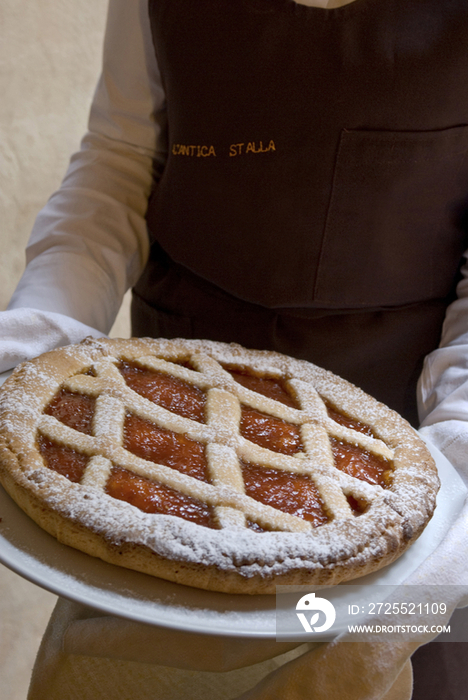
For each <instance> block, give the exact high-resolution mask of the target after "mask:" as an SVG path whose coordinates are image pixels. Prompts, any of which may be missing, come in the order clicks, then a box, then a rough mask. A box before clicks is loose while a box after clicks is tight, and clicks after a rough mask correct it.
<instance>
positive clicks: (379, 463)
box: [330, 438, 392, 488]
mask: <svg viewBox="0 0 468 700" xmlns="http://www.w3.org/2000/svg"><path fill="white" fill-rule="evenodd" d="M330 443H331V448H332V452H333V458H334V460H335V467H336V468H337V469H340V470H341V471H343V472H345V473H346V474H349V475H350V476H354V477H355V478H356V479H361V481H367V483H369V484H378V485H379V486H383V487H384V488H386V487H388V486H390V482H391V472H392V465H391V463H390V462H388V461H387V460H386V459H383V457H379V456H377V455H374V454H372V453H371V452H367V450H363V449H362V447H358V446H357V445H350V444H349V443H345V442H341V441H340V440H337V439H336V438H331V439H330Z"/></svg>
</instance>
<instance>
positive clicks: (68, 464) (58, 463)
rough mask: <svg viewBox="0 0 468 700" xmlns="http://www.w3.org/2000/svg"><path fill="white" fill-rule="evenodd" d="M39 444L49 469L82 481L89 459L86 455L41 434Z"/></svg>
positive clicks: (76, 481)
mask: <svg viewBox="0 0 468 700" xmlns="http://www.w3.org/2000/svg"><path fill="white" fill-rule="evenodd" d="M37 444H38V446H39V452H40V453H41V455H42V457H43V459H44V461H45V463H46V465H47V466H48V467H49V469H53V470H54V471H56V472H58V473H59V474H61V475H62V476H66V477H67V479H69V480H70V481H73V482H75V483H76V484H78V483H79V482H80V481H81V479H82V476H83V474H84V471H85V469H86V465H87V464H88V459H89V458H88V457H87V456H86V455H83V454H80V453H79V452H76V451H75V450H72V449H70V448H69V447H63V446H62V445H57V443H55V442H52V441H51V440H49V439H48V438H46V437H44V436H43V435H39V437H38V439H37Z"/></svg>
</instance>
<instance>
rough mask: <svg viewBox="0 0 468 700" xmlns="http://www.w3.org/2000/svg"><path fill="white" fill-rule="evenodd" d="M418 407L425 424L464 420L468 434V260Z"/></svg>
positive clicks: (428, 363) (426, 364)
mask: <svg viewBox="0 0 468 700" xmlns="http://www.w3.org/2000/svg"><path fill="white" fill-rule="evenodd" d="M465 258H468V251H467V252H466V253H465ZM418 406H419V417H420V420H421V426H422V427H425V426H431V425H434V424H436V423H441V422H448V421H463V422H466V424H467V425H466V431H467V433H468V262H465V264H464V265H463V267H462V279H461V281H460V282H459V284H458V286H457V299H456V301H454V302H453V303H452V304H451V305H450V306H449V307H448V309H447V313H446V316H445V321H444V325H443V328H442V336H441V340H440V345H439V348H438V349H437V350H434V352H432V353H430V354H429V355H428V356H427V357H426V359H425V361H424V367H423V371H422V374H421V377H420V379H419V385H418Z"/></svg>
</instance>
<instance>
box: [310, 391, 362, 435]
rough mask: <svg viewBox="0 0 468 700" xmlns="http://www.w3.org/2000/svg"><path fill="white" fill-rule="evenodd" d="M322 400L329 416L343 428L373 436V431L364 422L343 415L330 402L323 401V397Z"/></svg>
mask: <svg viewBox="0 0 468 700" xmlns="http://www.w3.org/2000/svg"><path fill="white" fill-rule="evenodd" d="M322 401H323V402H324V404H325V407H326V409H327V413H328V416H329V418H331V419H332V420H334V421H335V423H338V424H339V425H343V426H344V427H345V428H351V430H356V432H358V433H363V434H364V435H369V436H370V437H374V433H373V432H372V428H370V426H368V425H366V424H365V423H361V421H358V420H355V419H354V418H350V417H349V416H345V415H344V414H343V413H340V412H339V411H338V410H337V409H336V408H334V407H333V406H332V405H331V404H330V403H328V401H325V400H324V399H323V397H322Z"/></svg>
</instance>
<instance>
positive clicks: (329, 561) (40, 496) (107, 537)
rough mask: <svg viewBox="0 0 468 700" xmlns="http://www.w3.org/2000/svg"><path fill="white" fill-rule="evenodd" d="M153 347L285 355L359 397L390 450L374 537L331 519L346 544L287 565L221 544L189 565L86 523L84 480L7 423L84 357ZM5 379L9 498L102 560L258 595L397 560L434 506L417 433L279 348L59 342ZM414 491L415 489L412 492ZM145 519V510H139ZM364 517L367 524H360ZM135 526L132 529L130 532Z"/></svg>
mask: <svg viewBox="0 0 468 700" xmlns="http://www.w3.org/2000/svg"><path fill="white" fill-rule="evenodd" d="M161 346H163V347H164V348H165V349H168V348H169V349H170V348H171V347H174V348H176V349H177V348H180V347H181V346H182V347H183V348H188V349H189V350H193V349H196V350H197V351H200V350H201V351H208V352H214V353H215V354H216V353H219V352H223V351H226V349H228V350H229V351H230V352H231V353H232V354H233V355H234V357H235V356H236V355H237V354H238V355H239V358H240V360H239V361H241V360H244V359H246V358H247V359H248V358H257V359H258V358H259V357H260V358H265V359H266V360H267V362H269V363H270V364H271V363H273V365H274V364H275V362H276V363H277V364H279V365H283V364H284V363H285V362H286V364H287V365H288V366H289V368H290V369H291V368H292V370H293V371H294V370H295V371H296V372H299V374H301V373H302V374H303V375H304V376H307V375H308V374H309V375H310V374H313V375H315V376H314V378H315V380H317V378H318V380H319V383H320V382H321V384H322V391H323V392H324V393H326V392H327V391H329V392H330V394H331V395H333V394H334V392H335V391H337V393H338V394H339V395H340V396H341V395H345V396H346V399H345V400H344V403H345V404H346V405H345V406H344V410H345V411H347V412H349V413H351V414H352V413H353V410H352V409H353V406H354V407H355V408H356V405H357V410H355V411H354V413H357V414H360V415H362V413H363V412H364V413H366V407H367V413H370V414H373V416H374V417H373V419H372V420H371V421H369V422H371V423H372V427H373V428H374V430H375V431H376V433H378V435H379V436H380V437H382V439H383V440H384V441H385V442H386V443H387V444H389V445H391V446H393V447H394V448H395V458H394V464H395V484H394V485H393V486H392V487H391V488H390V489H389V490H388V491H387V492H386V493H385V494H384V495H383V497H382V499H381V500H380V501H379V502H378V503H375V504H373V505H374V506H375V507H374V514H373V516H374V517H375V516H377V522H376V523H373V525H372V527H373V536H372V538H371V539H369V538H368V536H367V539H366V533H364V535H365V536H364V539H363V540H361V541H359V540H357V539H356V537H357V534H358V531H359V528H357V530H356V528H355V527H351V531H349V523H347V524H346V523H344V524H343V523H341V525H340V524H337V523H334V525H337V526H338V527H337V528H335V532H334V536H339V535H340V532H341V534H342V535H344V537H345V539H346V543H345V544H346V546H344V545H343V548H342V551H341V552H339V553H338V555H336V553H331V555H330V553H329V554H328V555H326V556H317V555H316V554H314V552H305V551H304V552H303V556H302V557H299V560H298V561H297V562H296V564H295V565H294V564H291V563H288V565H286V566H283V567H282V566H278V562H277V561H276V560H272V561H268V551H267V555H266V556H265V555H264V554H262V553H260V554H259V557H258V560H257V561H254V562H253V563H254V566H252V558H250V560H248V561H244V562H243V561H239V557H237V562H236V561H235V560H236V556H235V555H234V556H232V553H230V552H229V553H228V554H229V555H230V556H231V561H229V562H227V564H226V566H221V567H220V566H218V565H217V564H210V563H207V562H206V561H204V562H202V563H197V562H194V561H190V560H188V559H187V558H184V557H181V558H179V559H177V557H175V558H174V557H172V558H171V557H169V558H167V557H166V556H163V555H162V554H161V553H158V552H157V551H155V550H154V548H152V547H150V546H148V545H147V544H146V543H145V539H144V538H140V537H139V534H138V532H137V533H136V536H135V537H134V538H133V539H132V538H130V539H127V540H126V539H125V538H123V539H120V541H118V540H119V537H117V538H116V536H115V533H112V532H109V531H107V530H106V527H107V526H104V527H100V525H99V524H97V523H96V522H95V521H93V522H92V523H90V522H89V519H88V517H87V516H85V518H84V520H85V523H83V520H82V518H80V517H79V511H80V509H82V510H83V512H86V508H87V507H88V503H89V504H91V503H92V505H91V508H93V507H94V505H95V504H94V501H93V497H90V496H89V494H87V493H86V489H83V487H80V486H79V485H77V484H72V483H71V482H68V480H66V479H65V477H61V476H60V475H58V474H56V473H54V472H51V470H50V469H47V468H46V467H44V465H43V463H42V458H41V457H40V454H39V452H38V451H37V449H35V448H34V445H33V444H31V443H29V444H28V442H27V440H25V438H24V428H23V432H22V431H21V430H16V431H15V429H14V425H15V423H16V424H17V426H18V424H22V425H23V426H24V425H25V424H27V423H28V421H27V420H26V418H25V415H26V414H27V413H28V412H29V413H30V414H31V415H35V413H34V412H35V411H37V410H40V411H41V412H42V409H43V407H44V406H45V405H47V403H48V402H49V401H50V400H51V398H52V397H53V396H54V394H55V393H56V391H57V389H58V386H59V385H60V383H61V381H62V379H63V378H64V377H66V376H69V375H70V374H73V373H74V372H81V371H82V370H83V364H86V363H87V362H89V363H93V362H95V361H97V360H99V359H101V358H102V357H105V356H107V355H109V354H112V355H113V354H114V353H115V354H116V355H121V356H125V357H129V355H131V354H132V353H134V356H135V357H136V356H138V355H141V354H150V352H155V351H156V350H157V349H158V348H159V347H161ZM130 347H131V351H130ZM129 359H131V357H130V358H129ZM31 372H32V375H34V376H35V385H34V386H35V395H34V397H33V401H32V402H31V403H32V404H34V405H32V406H31V405H28V406H26V407H24V406H20V408H19V409H18V405H19V404H21V403H22V402H21V401H19V404H18V399H19V396H24V385H25V373H26V376H27V380H26V384H30V382H31ZM4 387H5V388H4V390H3V391H2V393H1V398H0V481H1V483H2V485H3V486H4V488H5V489H6V491H7V492H8V493H9V494H10V496H11V497H12V498H13V499H14V500H15V501H16V502H17V503H18V505H19V506H20V507H21V508H22V509H23V510H24V511H25V512H26V513H27V514H28V515H29V516H30V517H31V518H32V519H33V520H34V521H35V522H36V523H37V524H38V525H40V526H41V527H42V528H43V529H44V530H46V531H47V532H49V533H50V534H51V535H53V536H54V537H56V539H58V540H59V541H60V542H62V543H64V544H67V545H70V546H72V547H75V548H76V549H79V550H81V551H83V552H86V553H87V554H90V555H92V556H95V557H98V558H101V559H103V560H104V561H106V562H108V563H111V564H116V565H119V566H124V567H127V568H129V569H134V570H137V571H141V572H144V573H148V574H151V575H153V576H158V577H161V578H164V579H167V580H170V581H175V582H177V583H182V584H187V585H191V586H195V587H197V588H203V589H207V590H215V591H223V592H227V593H251V594H263V593H275V591H276V586H277V585H285V584H288V585H311V584H312V585H334V584H336V583H339V582H340V581H344V580H350V579H354V578H358V577H360V576H364V575H366V574H369V573H371V572H373V571H376V570H377V569H380V568H381V567H383V566H386V565H387V564H390V563H391V562H393V561H394V560H395V559H397V558H398V557H399V556H400V555H401V554H402V553H403V552H404V551H405V550H406V549H407V548H408V546H409V545H410V544H412V543H413V542H414V541H415V540H416V539H417V537H418V536H419V535H420V534H421V532H422V530H423V529H424V527H425V526H426V524H427V522H428V521H429V519H430V517H431V516H432V512H433V510H434V507H435V497H436V493H437V490H438V478H437V470H436V467H435V464H434V462H433V460H432V457H431V455H430V453H429V451H428V450H427V448H426V446H425V444H424V443H423V441H422V440H421V439H420V438H419V436H418V435H417V433H416V431H414V430H413V428H411V426H409V424H408V423H407V422H406V421H404V420H403V419H402V418H401V417H400V416H399V415H398V414H396V413H395V412H394V411H392V410H391V409H389V408H387V407H385V406H383V405H382V404H379V403H378V402H376V401H375V400H374V399H372V398H371V397H369V396H368V395H367V394H365V393H364V392H362V391H361V390H360V389H357V388H356V387H354V386H353V385H351V384H349V383H348V382H346V381H345V380H343V379H341V378H339V377H337V376H336V375H333V374H331V373H330V372H327V371H326V370H322V369H320V368H317V367H315V366H314V365H311V364H310V363H307V362H304V361H300V360H292V358H287V357H285V356H282V355H279V354H277V353H271V352H266V351H265V352H264V351H247V350H245V349H243V348H240V347H239V346H235V345H229V346H228V345H225V344H221V343H215V342H211V341H210V342H209V341H183V340H174V341H166V340H164V341H157V340H152V339H137V340H135V339H133V340H132V341H127V340H122V341H120V340H99V341H94V340H88V341H85V342H84V343H82V344H80V345H79V346H72V349H70V348H59V349H57V350H54V351H51V352H50V353H46V354H45V355H42V356H40V357H39V358H36V359H34V360H32V361H30V362H27V363H24V364H23V365H21V366H19V367H18V368H17V370H16V371H15V372H14V373H13V375H12V376H11V377H10V378H9V379H8V380H7V381H6V382H5V385H4ZM15 406H16V409H15ZM340 408H343V406H340ZM34 420H35V419H34V418H31V419H30V421H29V424H30V425H32V430H33V431H34V435H35V422H34ZM56 479H58V480H59V481H60V482H61V483H60V487H59V489H58V491H60V492H61V491H62V487H65V490H66V491H67V492H68V493H70V492H71V491H73V492H74V493H75V496H76V501H77V503H78V507H75V509H74V513H73V514H70V512H67V506H66V500H67V499H66V498H65V499H63V498H61V497H60V498H58V499H57V498H56V492H55V490H54V489H53V491H54V498H52V500H51V498H50V485H51V481H52V482H54V481H56ZM63 482H67V483H66V484H64V483H63ZM415 493H417V495H418V497H417V500H415ZM105 498H110V497H108V496H105ZM112 500H113V501H114V500H115V499H112ZM86 501H88V503H87V502H86ZM75 505H76V504H75ZM98 505H99V504H98ZM114 505H116V504H114ZM117 506H118V508H121V507H122V506H123V507H124V508H125V507H127V508H128V504H121V503H120V502H119V503H118V504H117ZM77 513H78V516H77ZM144 517H146V518H147V517H148V516H147V514H145V516H144ZM156 517H158V518H160V519H161V520H164V521H165V523H166V525H167V520H168V519H169V525H171V522H172V523H173V521H174V518H173V517H172V516H156ZM365 517H366V516H365V515H361V516H359V518H356V522H357V521H358V520H361V522H362V523H363V522H364V519H365ZM175 520H178V519H175ZM367 524H368V523H367V522H366V527H367ZM351 525H353V526H354V525H356V523H352V524H351ZM188 527H189V529H191V528H193V527H200V526H196V525H193V524H189V526H188ZM322 527H324V526H322ZM130 529H132V528H130ZM134 529H135V528H133V530H134ZM320 529H321V528H318V529H317V530H316V531H312V533H311V535H310V538H311V539H310V545H311V546H313V543H314V540H315V537H314V535H317V534H319V533H318V530H320ZM179 530H180V528H175V530H174V529H173V528H171V527H168V530H167V532H168V534H169V535H170V536H172V537H175V538H176V539H177V537H180V534H179ZM182 530H184V528H182ZM133 534H134V535H135V532H134V533H133ZM210 534H212V533H210ZM244 534H245V533H244ZM277 535H278V533H262V534H257V533H248V536H249V537H254V538H255V537H257V538H265V537H266V538H270V539H273V538H275V536H277ZM282 535H283V536H284V533H280V534H279V537H281V536H282ZM288 535H289V533H288ZM289 539H291V535H289ZM350 543H351V544H350ZM322 544H323V542H322ZM228 549H229V548H228ZM267 549H268V548H267ZM262 557H263V560H262ZM228 558H229V557H228ZM241 559H242V557H241ZM296 559H297V557H296Z"/></svg>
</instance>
